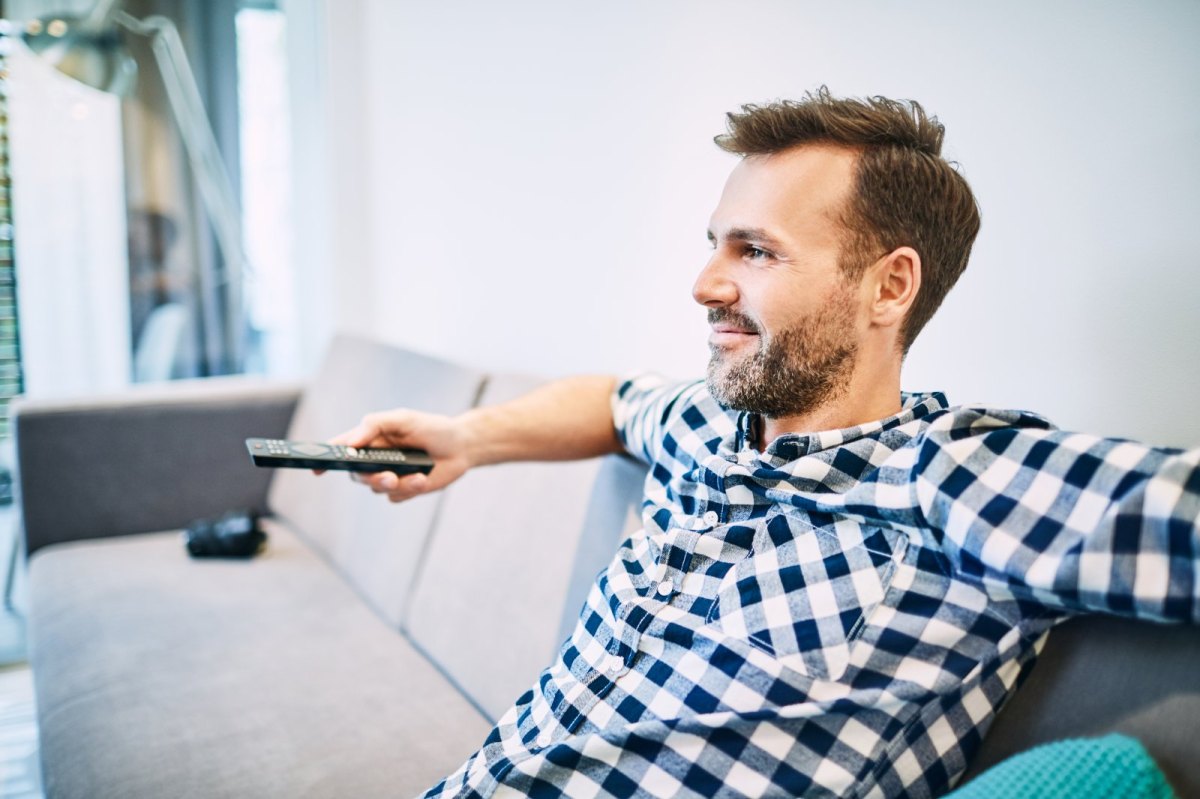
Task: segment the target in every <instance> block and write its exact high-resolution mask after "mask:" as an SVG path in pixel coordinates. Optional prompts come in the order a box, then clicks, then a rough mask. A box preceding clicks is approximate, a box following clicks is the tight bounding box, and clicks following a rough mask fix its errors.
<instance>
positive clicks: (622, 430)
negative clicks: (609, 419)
mask: <svg viewBox="0 0 1200 799" xmlns="http://www.w3.org/2000/svg"><path fill="white" fill-rule="evenodd" d="M697 385H702V383H700V382H698V381H694V380H693V381H686V382H677V381H672V380H669V379H667V378H665V377H663V376H662V375H657V374H651V373H645V374H639V375H634V376H633V377H630V378H627V379H625V380H622V381H620V382H619V383H618V384H617V388H616V390H615V391H614V392H613V395H612V411H613V426H614V427H615V428H616V431H617V437H618V438H620V440H621V444H622V445H624V447H625V449H626V451H627V452H629V454H630V455H633V456H634V457H635V458H638V459H639V460H641V461H643V462H645V463H646V464H653V463H654V462H655V461H656V460H658V457H659V454H660V451H661V449H662V444H663V438H664V437H665V433H666V430H667V427H668V425H669V424H670V422H671V420H672V418H673V417H674V416H675V415H677V414H678V412H679V409H680V408H681V406H682V404H683V403H681V402H680V399H681V397H682V396H683V395H684V394H685V393H686V392H687V391H688V390H689V389H694V388H695V387H696V386H697Z"/></svg>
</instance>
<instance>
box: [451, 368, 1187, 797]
mask: <svg viewBox="0 0 1200 799" xmlns="http://www.w3.org/2000/svg"><path fill="white" fill-rule="evenodd" d="M613 409H614V417H615V420H616V425H617V430H618V432H619V434H620V436H621V439H622V441H623V442H624V444H625V446H626V447H627V448H628V450H629V451H630V452H631V453H632V454H634V455H636V456H638V457H639V458H641V459H643V460H645V461H646V462H647V463H648V464H649V465H650V467H651V471H650V474H649V476H648V478H647V481H646V498H645V504H644V513H643V520H644V526H643V529H641V530H639V531H638V532H636V533H634V534H633V535H632V536H630V537H629V538H628V539H627V540H626V541H625V542H624V543H623V544H622V545H621V547H620V549H619V551H618V552H617V555H616V557H615V558H614V559H613V561H612V563H611V564H610V565H609V566H608V568H607V569H605V570H604V571H603V572H601V574H600V575H599V577H598V579H597V581H596V584H595V585H594V586H593V588H592V591H591V594H590V596H589V597H588V600H587V603H586V605H585V606H584V608H583V611H582V613H581V615H580V619H579V623H578V625H577V626H576V627H575V631H574V632H573V633H572V635H571V637H570V638H569V639H568V640H567V641H566V642H565V643H564V644H563V646H562V649H561V650H560V652H559V654H558V657H557V659H556V660H555V662H554V664H553V665H551V666H550V667H549V668H548V669H546V670H545V671H544V672H542V674H541V675H540V676H539V678H538V680H537V682H536V684H535V685H534V686H533V687H532V688H531V689H530V690H529V691H528V692H526V693H525V694H524V695H522V696H521V697H520V698H519V699H517V702H516V704H515V705H514V706H513V707H512V708H511V709H509V711H508V712H507V713H505V714H504V716H503V717H502V718H501V719H500V721H499V722H498V723H497V725H496V727H495V728H494V729H493V730H492V732H491V734H490V735H489V736H488V738H487V740H486V741H485V742H484V744H483V746H482V748H481V749H480V750H479V751H478V752H476V753H475V754H474V755H472V756H471V757H470V759H468V760H467V762H466V763H465V764H464V765H463V766H462V767H461V768H460V769H459V770H458V771H457V772H455V773H454V774H453V775H452V776H450V777H448V778H447V779H446V780H445V781H443V782H442V783H440V784H439V785H437V786H435V787H434V788H433V789H432V790H431V791H430V792H429V794H428V796H477V795H482V796H506V795H507V796H512V795H530V796H564V795H565V796H581V797H582V796H588V797H593V796H601V797H628V796H662V797H677V796H679V797H713V796H742V795H749V796H806V797H810V796H811V797H825V796H854V797H893V796H916V797H919V796H930V795H937V794H939V793H942V792H944V791H945V790H947V789H948V788H949V787H950V786H951V785H952V784H953V782H954V780H955V779H956V778H957V777H958V776H959V775H960V774H961V773H962V772H963V770H964V769H965V768H966V765H967V761H968V759H969V758H970V757H971V755H972V753H973V752H974V751H975V750H976V748H977V747H978V745H979V742H980V740H981V739H982V737H983V735H984V733H985V732H986V731H987V729H988V727H989V726H990V724H991V722H992V720H993V718H994V717H995V714H996V712H997V710H998V709H999V708H1000V706H1001V705H1002V704H1003V703H1004V701H1005V699H1006V698H1007V697H1008V696H1009V694H1010V693H1011V692H1012V691H1013V689H1014V687H1015V686H1016V685H1017V684H1018V683H1019V682H1020V680H1021V678H1022V676H1023V675H1024V674H1025V673H1026V672H1027V670H1028V669H1029V668H1030V667H1031V666H1032V664H1033V662H1034V659H1035V658H1036V655H1037V652H1038V651H1039V650H1040V649H1041V645H1042V643H1043V642H1044V640H1045V635H1046V633H1047V631H1048V630H1049V629H1050V628H1051V627H1052V626H1053V625H1054V624H1056V623H1057V622H1059V621H1061V620H1062V619H1064V618H1066V617H1067V616H1069V615H1070V614H1072V613H1077V612H1080V611H1101V612H1108V613H1120V614H1125V615H1134V616H1139V617H1143V618H1148V619H1156V620H1164V621H1165V620H1172V621H1184V620H1195V619H1197V617H1198V616H1200V589H1198V585H1200V582H1198V580H1197V570H1198V564H1200V559H1198V558H1197V543H1198V540H1197V539H1198V535H1197V525H1198V521H1200V466H1198V463H1200V450H1193V451H1188V452H1182V451H1178V450H1165V449H1154V448H1150V447H1146V446H1143V445H1140V444H1136V443H1132V442H1128V441H1118V440H1112V439H1103V438H1097V437H1094V436H1088V435H1079V434H1074V433H1064V432H1061V431H1058V430H1055V429H1053V428H1052V426H1051V425H1050V424H1049V423H1047V422H1046V421H1045V420H1044V419H1042V418H1040V417H1038V416H1035V415H1032V414H1029V413H1023V412H1016V411H998V410H993V409H988V408H974V407H958V408H950V407H948V405H947V403H946V400H945V398H944V397H943V396H942V395H940V394H927V395H908V394H906V395H904V397H903V409H902V410H901V412H900V413H898V414H897V415H895V416H892V417H890V418H887V419H883V420H881V421H878V422H872V423H870V424H865V425H862V426H860V427H854V428H849V429H845V430H833V431H827V432H821V433H814V434H811V435H787V436H783V437H781V438H779V439H777V440H776V441H774V442H772V443H771V444H770V446H769V447H768V448H767V450H766V451H765V452H760V451H758V450H757V449H755V447H754V446H753V440H754V438H753V436H752V435H751V432H752V431H751V426H752V425H754V424H756V420H755V419H754V417H751V416H750V415H748V414H739V413H737V412H733V411H729V410H727V409H724V408H722V407H721V406H720V405H718V404H717V403H716V401H714V400H713V398H712V397H711V396H710V394H709V393H708V391H707V389H706V388H705V386H704V384H703V383H688V384H683V385H680V384H674V385H671V384H667V383H665V382H663V381H662V380H661V379H658V378H655V377H649V376H646V377H639V378H636V379H633V380H630V381H627V382H625V383H623V384H622V385H621V386H620V387H619V389H618V391H617V393H616V395H615V396H614V400H613Z"/></svg>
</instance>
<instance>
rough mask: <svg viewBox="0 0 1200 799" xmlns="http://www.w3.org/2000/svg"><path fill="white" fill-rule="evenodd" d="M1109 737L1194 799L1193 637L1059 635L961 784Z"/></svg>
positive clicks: (1080, 623)
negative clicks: (1074, 741)
mask: <svg viewBox="0 0 1200 799" xmlns="http://www.w3.org/2000/svg"><path fill="white" fill-rule="evenodd" d="M1109 732H1123V733H1125V734H1127V735H1131V736H1133V737H1134V738H1137V739H1138V740H1140V741H1141V742H1142V744H1143V745H1145V747H1146V749H1147V750H1148V751H1149V752H1150V754H1151V755H1153V756H1154V759H1155V760H1156V761H1157V762H1158V764H1159V766H1160V768H1162V770H1163V773H1165V774H1166V775H1167V778H1168V779H1169V780H1170V781H1171V784H1172V786H1173V787H1174V788H1175V790H1176V792H1177V793H1178V794H1179V795H1180V796H1183V797H1188V796H1200V629H1197V628H1196V627H1194V626H1180V625H1157V624H1150V623H1146V622H1136V621H1130V620H1128V619H1114V618H1108V617H1104V616H1086V617H1080V618H1077V619H1072V620H1071V621H1069V622H1066V623H1065V624H1063V625H1062V626H1060V627H1058V628H1056V629H1055V630H1054V631H1053V632H1051V634H1050V638H1049V640H1048V641H1047V643H1046V648H1045V649H1044V650H1043V651H1042V655H1041V657H1040V658H1039V660H1038V663H1037V665H1036V666H1034V669H1033V672H1032V673H1031V675H1030V677H1029V679H1028V680H1027V681H1026V682H1025V685H1023V686H1022V687H1021V689H1020V690H1019V691H1017V693H1016V695H1015V696H1014V697H1013V698H1012V700H1011V701H1010V702H1009V703H1008V705H1007V706H1005V708H1004V709H1003V710H1002V711H1001V712H1000V715H999V716H998V717H997V718H996V723H995V725H994V726H993V727H992V731H991V733H990V734H989V735H988V737H987V738H985V739H984V742H983V747H982V748H981V749H980V751H979V753H978V755H977V756H976V758H975V759H974V761H973V762H972V763H971V768H970V769H969V770H968V772H967V774H966V775H965V776H964V778H963V783H962V784H965V783H966V781H968V780H970V779H972V778H974V777H975V776H977V775H979V774H980V773H982V772H983V771H984V770H986V769H987V768H988V767H990V766H993V765H995V764H996V763H999V762H1000V761H1001V760H1004V759H1005V758H1007V757H1010V756H1011V755H1014V754H1016V753H1018V752H1021V751H1024V750H1026V749H1028V748H1030V747H1031V746H1036V745H1038V744H1041V743H1048V742H1050V741H1056V740H1061V739H1063V738H1076V737H1093V736H1099V735H1104V734H1106V733H1109Z"/></svg>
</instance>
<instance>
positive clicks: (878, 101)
mask: <svg viewBox="0 0 1200 799" xmlns="http://www.w3.org/2000/svg"><path fill="white" fill-rule="evenodd" d="M727 116H728V133H725V134H722V135H720V136H717V137H715V138H714V141H715V142H716V143H717V146H718V147H720V148H721V149H722V150H725V151H726V152H730V153H736V154H738V155H741V156H747V155H768V154H771V153H778V152H781V151H783V150H787V149H790V148H792V147H797V146H799V145H802V144H834V145H843V146H846V147H852V148H854V149H856V150H858V151H859V153H860V155H859V158H858V164H857V168H856V170H855V191H854V194H853V196H852V197H851V198H850V200H849V202H848V203H847V208H846V209H845V210H844V212H843V214H842V220H841V221H842V225H843V226H844V227H845V229H846V232H847V234H848V235H847V239H846V242H845V249H844V250H843V253H842V258H841V266H842V269H843V271H844V272H845V273H846V275H847V276H849V277H854V278H857V277H861V275H862V273H863V272H864V271H865V270H866V268H867V266H869V265H870V263H871V262H872V261H873V260H874V259H876V258H878V257H879V256H880V255H881V254H883V253H887V252H891V251H892V250H894V249H896V248H897V247H904V246H908V247H912V248H913V249H914V250H916V251H917V253H918V254H919V255H920V256H921V267H922V271H921V289H920V291H919V292H918V293H917V297H916V299H915V300H914V301H913V305H912V308H911V309H909V313H908V318H907V319H905V320H904V326H903V328H902V329H901V345H902V349H903V351H904V352H908V348H909V347H910V346H912V343H913V340H914V339H915V338H916V337H917V333H919V332H920V331H921V328H923V327H924V326H925V323H926V322H928V321H929V319H930V317H932V316H933V313H934V311H936V310H937V309H938V306H939V305H941V304H942V300H943V299H944V298H945V296H946V294H947V293H948V292H949V291H950V288H951V287H952V286H953V285H954V284H955V282H956V281H957V280H958V277H959V275H961V274H962V272H963V270H964V269H966V267H967V258H968V257H969V256H970V254H971V245H972V244H973V243H974V241H975V236H976V234H978V233H979V208H978V206H977V205H976V203H975V197H974V195H972V194H971V188H970V187H969V186H968V185H967V181H966V180H965V179H964V178H963V176H962V175H960V174H959V173H958V171H957V170H956V168H955V167H954V166H953V165H951V164H950V163H948V162H947V161H946V160H945V159H943V158H942V157H941V152H942V139H943V137H944V136H945V133H946V129H945V128H944V127H943V126H942V124H941V123H940V122H938V120H937V117H932V116H927V115H926V113H925V109H923V108H922V107H921V106H920V104H919V103H916V102H914V101H911V100H909V101H897V100H889V99H887V98H886V97H869V98H866V99H857V98H845V99H843V98H836V97H833V96H831V95H830V94H829V89H827V88H826V87H824V86H822V87H821V88H820V89H818V90H817V91H816V92H808V93H807V94H805V95H804V97H803V98H802V99H800V100H782V101H779V102H775V103H771V104H769V105H744V106H742V110H741V112H740V113H738V112H730V113H729V114H728V115H727Z"/></svg>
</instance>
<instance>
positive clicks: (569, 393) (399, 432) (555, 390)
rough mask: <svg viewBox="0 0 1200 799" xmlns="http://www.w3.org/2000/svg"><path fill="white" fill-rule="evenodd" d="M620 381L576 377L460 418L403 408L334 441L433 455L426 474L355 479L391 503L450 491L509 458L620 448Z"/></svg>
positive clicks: (573, 455)
mask: <svg viewBox="0 0 1200 799" xmlns="http://www.w3.org/2000/svg"><path fill="white" fill-rule="evenodd" d="M615 387H616V378H613V377H606V376H593V375H588V376H579V377H569V378H566V379H563V380H559V381H556V382H554V383H550V384H548V385H545V386H542V387H540V388H538V389H535V390H534V391H532V392H530V393H529V394H526V395H525V396H523V397H520V398H518V399H515V400H513V401H511V402H506V403H504V404H502V405H494V406H491V407H485V408H474V409H472V410H470V411H467V412H466V413H464V414H462V415H460V416H454V417H450V416H441V415H438V414H432V413H423V412H420V411H412V410H407V409H404V408H398V409H396V410H391V411H380V412H378V413H371V414H368V415H367V416H365V417H363V420H362V421H361V422H359V424H358V426H357V427H355V428H353V429H352V430H347V431H346V432H345V433H342V434H341V435H339V436H337V437H335V438H334V439H333V440H332V441H333V443H337V444H343V445H346V446H352V447H416V448H419V449H424V450H427V451H428V452H429V454H430V455H431V456H432V457H433V459H434V462H435V466H434V468H433V471H432V472H430V473H429V474H428V475H423V474H411V475H407V476H405V477H397V476H396V475H395V474H392V473H391V472H382V473H379V474H374V475H358V476H356V478H355V479H357V480H358V481H359V482H361V483H363V484H364V485H366V486H368V487H369V488H370V489H371V490H372V491H374V492H375V493H377V494H386V495H387V497H388V499H390V500H391V501H392V502H401V501H403V500H406V499H409V498H411V497H415V496H417V495H419V494H426V493H428V492H430V491H437V490H439V489H441V488H445V487H446V486H447V485H449V484H450V483H452V482H454V481H455V480H457V479H458V478H459V477H461V476H462V475H463V474H464V473H466V471H467V470H468V469H472V468H474V467H476V466H486V465H489V464H495V463H504V462H507V461H534V460H544V461H552V460H574V459H578V458H591V457H595V456H598V455H606V454H609V453H612V452H619V451H621V449H622V447H621V442H620V441H619V440H618V438H617V434H616V431H615V430H614V429H613V413H612V405H611V398H612V393H613V389H614V388H615Z"/></svg>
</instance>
